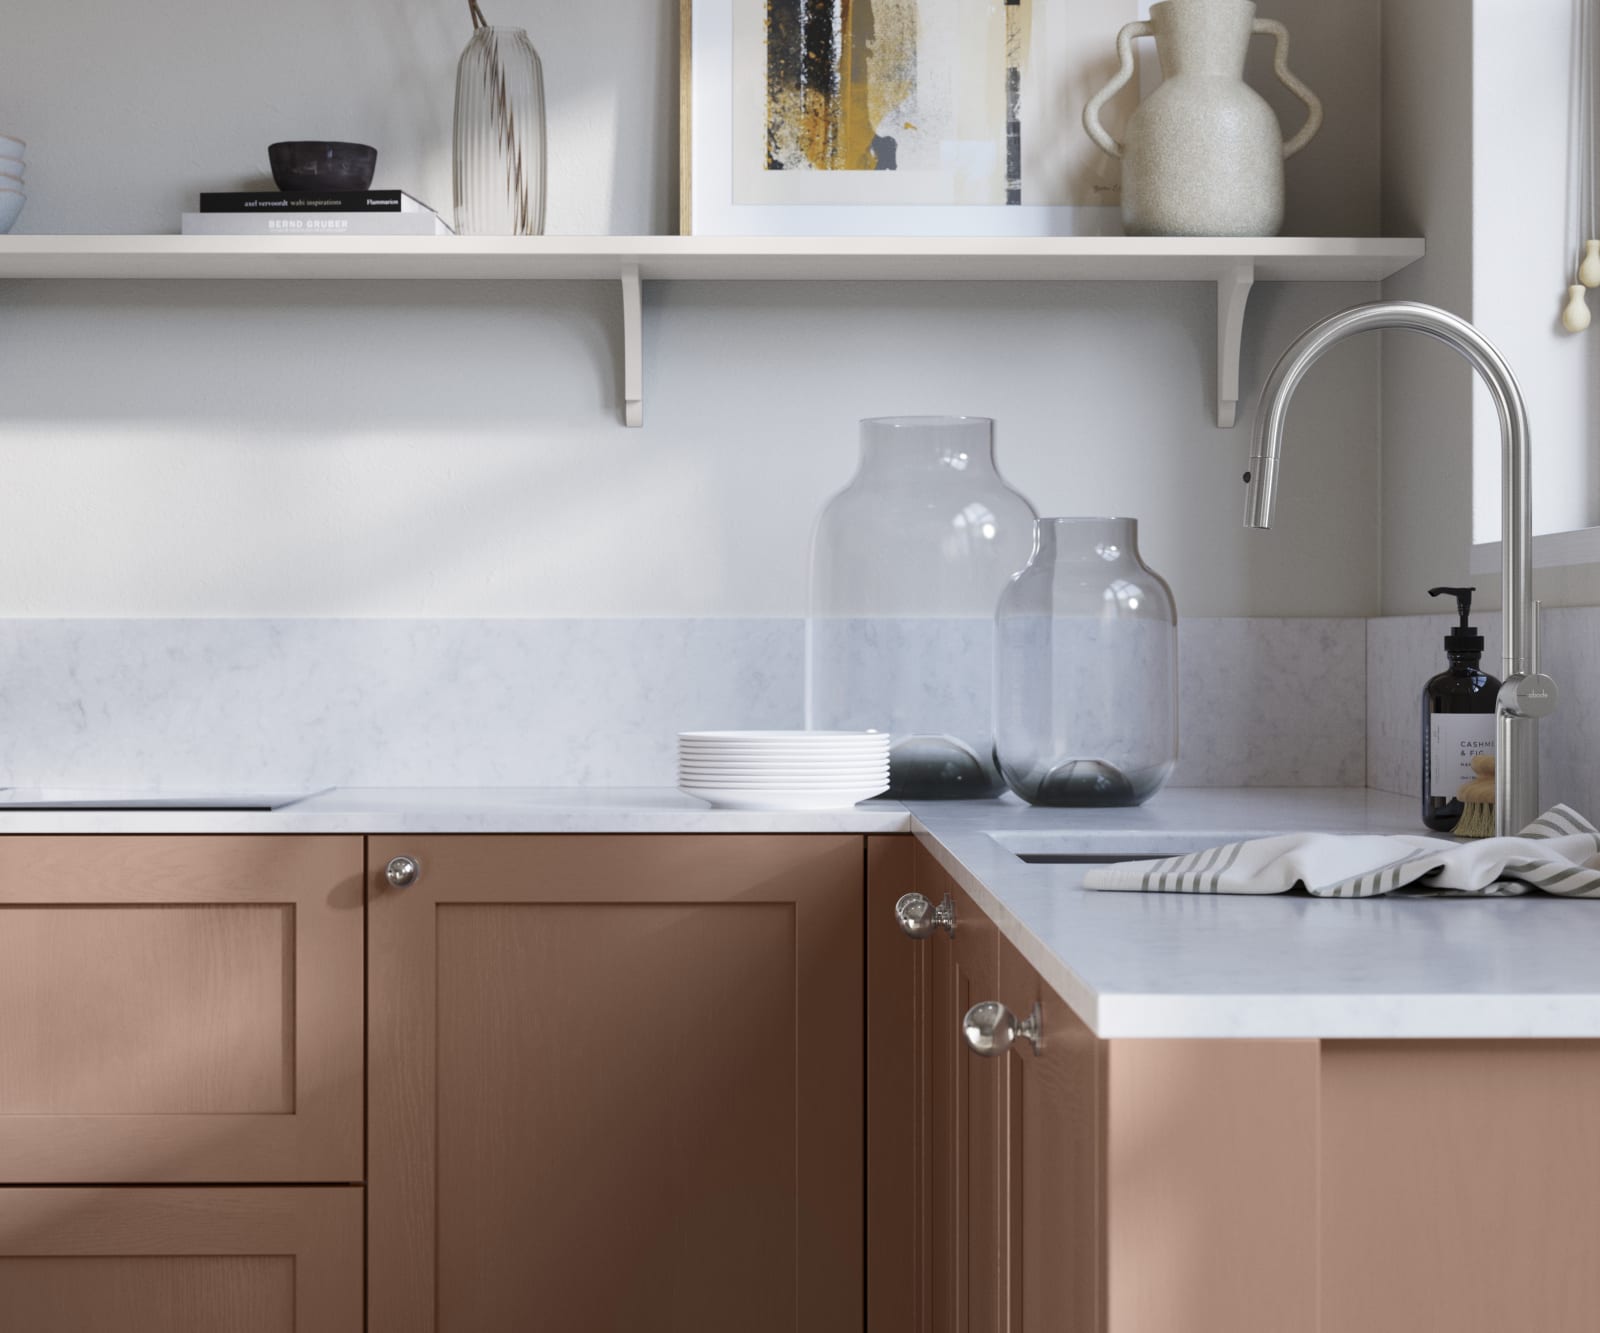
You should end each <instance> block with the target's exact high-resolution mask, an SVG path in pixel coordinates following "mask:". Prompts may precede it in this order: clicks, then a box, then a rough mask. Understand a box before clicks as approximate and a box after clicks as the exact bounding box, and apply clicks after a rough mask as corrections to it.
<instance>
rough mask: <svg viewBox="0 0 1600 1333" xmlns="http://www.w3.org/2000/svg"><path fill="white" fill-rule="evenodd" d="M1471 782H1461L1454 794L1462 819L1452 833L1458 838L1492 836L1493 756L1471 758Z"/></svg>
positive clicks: (1457, 822) (1481, 755)
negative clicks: (1458, 789) (1472, 776)
mask: <svg viewBox="0 0 1600 1333" xmlns="http://www.w3.org/2000/svg"><path fill="white" fill-rule="evenodd" d="M1472 771H1473V773H1475V774H1476V775H1477V776H1475V777H1474V778H1473V779H1472V781H1471V782H1466V783H1463V784H1462V786H1461V790H1460V791H1458V792H1457V793H1456V800H1458V801H1460V802H1461V807H1462V808H1461V818H1460V819H1458V820H1457V821H1456V826H1455V828H1454V829H1453V830H1452V832H1454V834H1455V835H1456V837H1458V838H1491V837H1493V836H1494V756H1493V755H1492V754H1480V755H1474V756H1473V759H1472Z"/></svg>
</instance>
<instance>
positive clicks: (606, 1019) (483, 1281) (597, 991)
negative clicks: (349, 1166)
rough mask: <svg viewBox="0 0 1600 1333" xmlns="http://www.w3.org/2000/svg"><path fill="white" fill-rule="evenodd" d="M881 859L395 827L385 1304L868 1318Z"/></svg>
mask: <svg viewBox="0 0 1600 1333" xmlns="http://www.w3.org/2000/svg"><path fill="white" fill-rule="evenodd" d="M395 858H410V863H412V864H414V865H415V867H416V868H417V870H416V874H415V877H414V879H410V882H407V881H408V879H409V877H408V876H407V875H406V874H405V873H404V871H405V870H406V864H405V863H402V864H401V865H400V866H398V867H397V869H396V878H397V879H398V880H400V884H399V885H398V886H397V885H396V884H394V883H391V882H390V880H389V878H388V868H389V863H390V862H391V861H393V860H394V859H395ZM864 859H865V858H864V843H863V839H861V838H859V837H829V836H795V837H787V836H756V837H744V836H728V835H722V836H711V837H701V836H663V837H655V836H638V837H627V836H621V837H618V836H606V837H590V836H533V837H525V836H503V837H476V836H473V837H459V836H419V837H382V838H375V839H373V840H372V842H371V844H370V848H369V866H370V871H369V885H368V888H369V895H370V898H369V903H370V906H369V932H370V936H369V968H368V1001H369V1023H370V1051H369V1069H370V1082H369V1111H370V1130H369V1132H370V1140H369V1142H370V1159H369V1176H368V1205H369V1208H368V1256H369V1265H370V1268H369V1293H370V1295H369V1326H370V1327H371V1328H373V1329H382V1330H384V1333H424V1331H428V1333H431V1331H432V1330H440V1333H444V1331H446V1330H462V1331H464V1333H466V1331H470V1333H497V1331H499V1330H506V1331H508V1333H509V1331H510V1330H516V1333H522V1331H523V1330H525V1329H527V1328H529V1327H533V1326H539V1327H546V1328H564V1329H584V1330H586V1331H589V1330H594V1331H598V1330H610V1329H616V1330H624V1329H626V1330H635V1329H642V1328H648V1329H651V1330H682V1331H683V1333H690V1330H693V1331H694V1333H719V1331H720V1330H728V1331H729V1333H733V1331H734V1330H737V1331H738V1333H745V1330H749V1329H762V1330H782V1329H793V1330H804V1331H806V1333H812V1331H815V1333H834V1331H835V1330H848V1329H851V1328H858V1329H859V1328H860V1327H861V1325H862V1309H863V1278H862V1252H863V1243H864V1241H863V1234H862V1230H863V1229H862V1221H863V1217H862V1214H863V1197H864V1188H863V1138H864V1129H863V1119H864V1117H863V1115H862V1105H863V1095H864V1092H863V1065H864V1051H863V1023H862V1011H863V1004H864V996H863V975H864V971H865V968H864V957H863V934H862V914H863V908H864Z"/></svg>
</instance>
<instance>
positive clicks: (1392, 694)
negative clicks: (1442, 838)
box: [1366, 606, 1600, 817]
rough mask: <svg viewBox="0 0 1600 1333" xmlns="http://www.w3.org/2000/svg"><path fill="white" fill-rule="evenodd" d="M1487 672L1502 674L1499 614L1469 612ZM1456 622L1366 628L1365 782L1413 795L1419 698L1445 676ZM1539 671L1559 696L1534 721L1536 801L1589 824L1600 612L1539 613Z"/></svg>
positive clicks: (1595, 765)
mask: <svg viewBox="0 0 1600 1333" xmlns="http://www.w3.org/2000/svg"><path fill="white" fill-rule="evenodd" d="M1473 623H1474V624H1475V625H1477V626H1478V628H1479V629H1480V630H1481V631H1482V632H1483V636H1484V639H1485V641H1486V647H1485V651H1484V655H1483V664H1484V667H1485V668H1486V669H1487V670H1488V671H1489V672H1490V673H1491V674H1494V675H1499V674H1500V653H1501V639H1500V616H1499V613H1498V612H1484V613H1479V612H1476V611H1475V612H1474V613H1473ZM1454 624H1455V617H1454V616H1449V615H1438V616H1390V617H1385V618H1383V619H1380V620H1371V621H1368V622H1367V669H1366V677H1367V785H1368V786H1369V787H1377V788H1379V789H1381V790H1383V791H1392V792H1399V793H1401V794H1403V795H1406V796H1411V795H1415V794H1417V793H1418V792H1419V791H1420V788H1421V782H1422V778H1421V773H1422V742H1421V731H1420V728H1421V707H1422V703H1421V695H1422V687H1423V685H1425V684H1426V683H1427V681H1428V679H1429V677H1431V676H1434V675H1436V674H1437V673H1438V672H1440V671H1442V670H1444V668H1445V665H1446V661H1445V655H1444V636H1445V634H1446V633H1448V632H1449V630H1450V628H1451V626H1452V625H1454ZM1539 626H1540V647H1539V651H1540V655H1541V658H1542V666H1543V669H1544V670H1545V671H1546V672H1547V673H1548V674H1549V675H1550V676H1551V677H1553V678H1554V680H1555V682H1556V686H1557V688H1558V689H1559V690H1560V691H1561V701H1560V704H1559V705H1558V707H1557V709H1556V712H1555V715H1554V716H1553V717H1551V718H1548V719H1546V720H1545V721H1543V722H1541V723H1540V724H1539V795H1540V800H1541V802H1542V804H1544V805H1546V806H1549V805H1553V804H1554V803H1555V802H1557V801H1564V802H1566V803H1567V804H1568V805H1570V806H1572V807H1573V808H1574V809H1576V810H1580V811H1583V812H1584V813H1585V814H1588V815H1590V816H1591V817H1593V815H1594V814H1596V813H1600V672H1597V671H1596V670H1595V664H1596V663H1597V662H1600V607H1591V606H1585V607H1571V608H1558V609H1553V610H1546V611H1545V612H1544V613H1543V615H1542V616H1541V618H1540V622H1539Z"/></svg>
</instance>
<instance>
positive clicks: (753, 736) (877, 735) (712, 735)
mask: <svg viewBox="0 0 1600 1333" xmlns="http://www.w3.org/2000/svg"><path fill="white" fill-rule="evenodd" d="M678 739H679V740H680V741H760V742H766V741H803V742H811V741H819V740H851V741H866V740H882V741H887V740H888V739H889V736H888V733H887V732H882V731H803V730H799V729H796V730H794V731H680V732H679V733H678Z"/></svg>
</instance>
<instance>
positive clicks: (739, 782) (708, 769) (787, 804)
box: [678, 731, 889, 810]
mask: <svg viewBox="0 0 1600 1333" xmlns="http://www.w3.org/2000/svg"><path fill="white" fill-rule="evenodd" d="M678 785H679V786H680V787H681V788H682V789H683V790H684V791H686V792H688V793H689V794H690V795H691V796H698V797H699V798H700V799H701V800H702V801H710V802H711V804H712V805H720V806H722V807H724V808H725V809H728V810H842V809H845V808H846V807H848V806H852V805H854V804H855V803H856V802H857V801H865V800H866V799H867V798H868V797H871V796H879V795H882V794H883V793H884V792H885V791H887V790H888V788H889V736H888V733H886V732H876V731H685V732H682V733H680V734H679V736H678Z"/></svg>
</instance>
